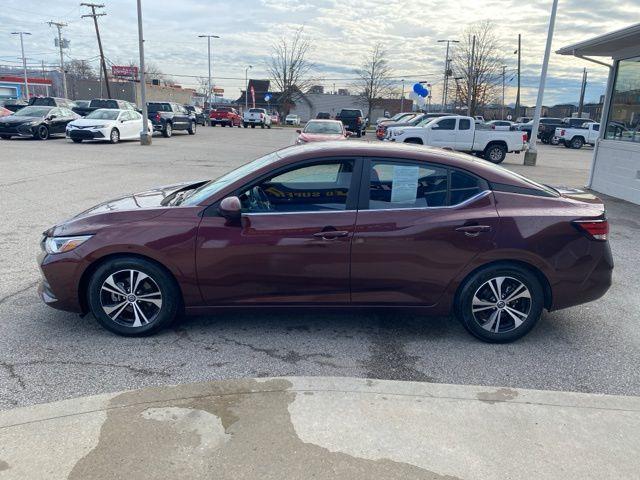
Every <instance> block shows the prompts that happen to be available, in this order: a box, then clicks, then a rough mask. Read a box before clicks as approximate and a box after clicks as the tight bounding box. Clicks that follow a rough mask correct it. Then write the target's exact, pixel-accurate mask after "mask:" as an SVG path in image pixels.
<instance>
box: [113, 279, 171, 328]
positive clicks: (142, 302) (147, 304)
mask: <svg viewBox="0 0 640 480" xmlns="http://www.w3.org/2000/svg"><path fill="white" fill-rule="evenodd" d="M100 304H101V306H102V309H103V311H104V313H105V314H106V315H107V316H108V317H109V318H110V319H111V320H112V321H113V322H114V323H117V324H119V325H122V326H125V327H132V328H136V327H141V326H144V325H148V324H150V323H152V322H153V321H154V320H156V318H157V317H158V314H159V313H160V310H161V309H162V292H161V291H160V287H159V286H158V284H157V283H156V281H155V280H154V279H153V278H151V277H150V276H149V275H147V274H146V273H144V272H141V271H140V270H134V269H127V270H119V271H117V272H115V273H112V274H111V275H109V276H108V277H107V278H106V279H105V280H104V282H103V283H102V286H101V287H100Z"/></svg>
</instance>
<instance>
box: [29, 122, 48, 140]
mask: <svg viewBox="0 0 640 480" xmlns="http://www.w3.org/2000/svg"><path fill="white" fill-rule="evenodd" d="M33 136H34V137H35V138H36V140H47V139H48V138H49V129H48V128H47V126H46V125H39V126H38V127H37V128H36V131H35V133H34V135H33Z"/></svg>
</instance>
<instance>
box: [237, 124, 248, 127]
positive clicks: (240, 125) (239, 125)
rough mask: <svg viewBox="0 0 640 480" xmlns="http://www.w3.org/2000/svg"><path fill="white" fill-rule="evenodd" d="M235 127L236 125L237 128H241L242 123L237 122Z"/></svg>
mask: <svg viewBox="0 0 640 480" xmlns="http://www.w3.org/2000/svg"><path fill="white" fill-rule="evenodd" d="M237 127H238V128H242V124H241V123H239V124H238V125H237ZM245 128H246V127H245Z"/></svg>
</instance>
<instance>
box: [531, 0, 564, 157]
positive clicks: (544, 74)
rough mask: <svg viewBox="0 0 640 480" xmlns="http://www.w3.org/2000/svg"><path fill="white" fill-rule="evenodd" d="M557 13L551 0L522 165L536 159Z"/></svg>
mask: <svg viewBox="0 0 640 480" xmlns="http://www.w3.org/2000/svg"><path fill="white" fill-rule="evenodd" d="M557 11H558V0H553V4H552V5H551V16H550V17H549V30H548V32H547V45H546V47H545V49H544V58H543V60H542V71H541V72H540V86H539V87H538V99H537V100H536V111H535V113H534V114H533V125H532V126H531V137H529V138H530V139H531V145H530V146H529V150H527V151H526V152H525V153H524V164H525V165H530V166H534V165H535V164H536V160H537V158H538V151H537V149H536V138H538V126H539V124H540V114H541V113H542V101H543V100H544V85H545V83H546V81H547V69H548V68H549V56H550V55H551V41H552V40H553V29H554V27H555V24H556V13H557Z"/></svg>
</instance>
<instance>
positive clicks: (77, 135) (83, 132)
mask: <svg viewBox="0 0 640 480" xmlns="http://www.w3.org/2000/svg"><path fill="white" fill-rule="evenodd" d="M67 138H70V139H72V140H75V139H80V140H104V139H105V138H107V137H106V135H105V133H104V131H103V130H99V129H88V128H71V129H67Z"/></svg>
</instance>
